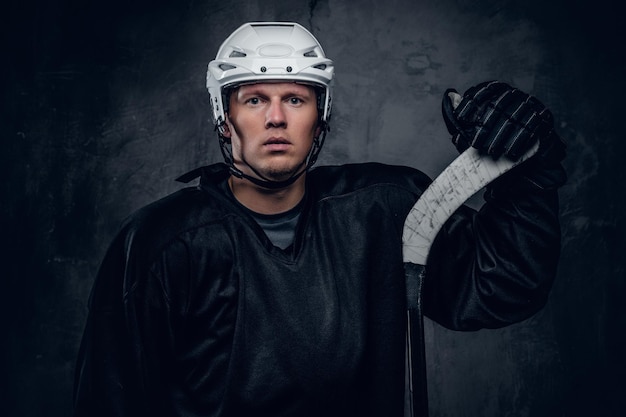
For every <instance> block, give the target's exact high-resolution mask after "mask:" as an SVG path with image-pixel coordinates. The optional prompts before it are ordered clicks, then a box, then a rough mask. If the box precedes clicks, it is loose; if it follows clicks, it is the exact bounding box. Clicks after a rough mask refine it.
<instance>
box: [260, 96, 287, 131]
mask: <svg viewBox="0 0 626 417" xmlns="http://www.w3.org/2000/svg"><path fill="white" fill-rule="evenodd" d="M286 125H287V119H286V117H285V110H284V109H283V103H282V101H280V100H272V101H270V105H269V107H268V109H267V114H266V116H265V127H285V126H286Z"/></svg>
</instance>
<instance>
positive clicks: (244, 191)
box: [228, 173, 306, 214]
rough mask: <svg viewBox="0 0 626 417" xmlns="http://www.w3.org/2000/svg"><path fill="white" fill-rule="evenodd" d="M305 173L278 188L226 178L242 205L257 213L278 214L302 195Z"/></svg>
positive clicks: (287, 208)
mask: <svg viewBox="0 0 626 417" xmlns="http://www.w3.org/2000/svg"><path fill="white" fill-rule="evenodd" d="M305 176H306V173H305V174H303V175H301V176H300V177H299V178H298V179H297V180H296V181H295V182H294V183H293V184H291V185H289V186H287V187H285V188H281V189H278V190H270V189H267V188H263V187H259V186H258V185H255V184H253V183H252V182H250V181H248V180H246V179H244V178H237V177H233V176H231V177H230V178H229V180H228V185H229V186H230V189H231V191H232V192H233V195H234V196H235V198H236V199H237V201H239V202H240V203H241V204H242V205H244V206H245V207H247V208H248V209H250V210H252V211H254V212H255V213H259V214H278V213H284V212H286V211H289V210H291V209H292V208H294V207H295V206H296V205H298V203H299V202H300V201H301V200H302V197H304V187H305Z"/></svg>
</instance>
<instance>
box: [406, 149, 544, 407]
mask: <svg viewBox="0 0 626 417" xmlns="http://www.w3.org/2000/svg"><path fill="white" fill-rule="evenodd" d="M538 147H539V145H538V144H536V145H535V146H534V147H533V148H531V149H530V150H529V151H527V152H526V154H524V155H523V156H522V157H521V158H520V159H519V160H517V161H511V160H509V159H507V158H504V157H501V158H499V159H497V160H494V159H493V158H491V157H489V156H485V155H481V154H479V153H478V151H477V150H476V149H474V148H469V149H467V150H466V151H464V152H463V153H462V154H461V155H459V156H458V157H457V158H456V159H455V160H454V161H452V163H451V164H450V165H448V166H447V167H446V169H444V170H443V171H442V172H441V174H439V176H437V178H436V179H435V180H434V181H433V182H432V183H431V184H430V186H429V187H428V188H427V189H426V191H424V193H423V194H422V195H421V196H420V198H419V199H418V201H417V202H416V203H415V205H414V206H413V208H411V211H410V212H409V214H408V216H407V218H406V220H405V222H404V231H403V235H402V245H403V259H404V269H405V277H406V286H407V290H406V292H407V320H408V323H407V362H408V366H407V369H408V373H409V374H408V384H409V387H408V391H409V393H408V395H409V397H410V398H409V404H410V408H411V410H410V413H411V414H410V415H411V416H413V417H418V416H419V417H426V416H428V397H427V395H428V393H427V389H426V358H425V351H424V343H420V341H419V339H418V338H419V337H420V336H421V335H423V334H424V323H423V316H422V300H421V290H422V284H423V282H424V277H425V274H426V263H427V260H428V252H429V250H430V247H431V245H432V243H433V241H434V240H435V237H436V236H437V233H438V232H439V230H440V229H441V228H442V227H443V225H444V223H445V222H446V220H448V218H449V217H450V216H451V215H452V213H454V211H455V210H456V209H458V208H459V207H460V206H461V205H463V203H464V202H465V201H467V199H468V198H470V197H471V196H472V195H474V194H475V193H476V192H478V191H479V190H480V189H482V188H484V187H485V186H486V185H487V184H489V183H490V182H491V181H493V180H494V179H496V178H498V177H499V176H500V175H502V174H504V173H505V172H507V171H509V170H510V169H511V168H513V167H515V166H517V165H518V164H520V163H521V162H523V161H525V160H527V159H528V158H530V157H531V156H533V155H534V154H535V153H536V152H537V149H538ZM418 371H419V375H418Z"/></svg>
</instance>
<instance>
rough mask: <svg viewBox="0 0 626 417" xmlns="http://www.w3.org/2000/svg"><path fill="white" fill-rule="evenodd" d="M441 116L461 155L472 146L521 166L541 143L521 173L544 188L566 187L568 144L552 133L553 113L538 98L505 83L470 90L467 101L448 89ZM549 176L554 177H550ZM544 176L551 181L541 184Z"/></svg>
mask: <svg viewBox="0 0 626 417" xmlns="http://www.w3.org/2000/svg"><path fill="white" fill-rule="evenodd" d="M442 113H443V118H444V121H445V123H446V127H447V128H448V131H449V132H450V134H451V135H452V142H453V143H454V145H455V146H456V148H457V150H458V151H459V152H462V151H464V150H465V149H467V148H468V147H470V146H472V147H474V148H476V149H478V150H479V151H480V152H482V153H485V154H488V155H491V156H493V157H494V158H499V157H501V156H504V157H507V158H509V159H512V160H517V159H518V158H519V157H520V156H522V155H524V154H525V153H526V151H528V150H529V149H530V148H531V147H532V146H533V145H534V144H535V143H537V142H539V150H538V152H537V155H535V156H534V157H533V158H531V159H530V160H529V161H528V162H527V163H524V164H522V165H525V166H526V168H525V169H522V170H518V172H523V173H524V176H526V177H528V179H530V180H531V181H533V182H535V183H538V184H537V185H539V186H540V187H542V188H544V186H559V185H562V183H563V182H564V181H565V173H564V172H563V170H562V168H561V167H560V164H559V162H560V161H561V160H562V159H563V158H564V157H565V144H564V142H563V141H562V140H561V138H560V137H559V136H558V135H557V134H556V132H555V131H554V121H553V117H552V113H551V112H550V110H548V109H547V108H546V107H545V106H544V105H543V104H542V103H541V102H540V101H539V100H537V99H536V98H535V97H533V96H531V95H529V94H526V93H524V92H523V91H520V90H518V89H516V88H514V87H512V86H510V85H508V84H506V83H503V82H499V81H489V82H485V83H481V84H478V85H477V86H475V87H472V88H470V89H468V90H467V91H466V92H465V94H463V96H460V95H459V94H458V93H457V91H456V90H454V89H448V90H447V91H446V92H445V94H444V97H443V102H442ZM531 161H532V162H531ZM557 167H558V169H557V170H558V171H559V174H558V175H557V174H556V170H555V168H557ZM543 171H545V172H543ZM547 171H553V172H552V173H551V175H549V173H548V172H547ZM546 175H548V177H551V178H543V177H545V176H546ZM557 177H558V178H557ZM546 182H547V183H546ZM542 183H544V184H542ZM548 183H550V184H548Z"/></svg>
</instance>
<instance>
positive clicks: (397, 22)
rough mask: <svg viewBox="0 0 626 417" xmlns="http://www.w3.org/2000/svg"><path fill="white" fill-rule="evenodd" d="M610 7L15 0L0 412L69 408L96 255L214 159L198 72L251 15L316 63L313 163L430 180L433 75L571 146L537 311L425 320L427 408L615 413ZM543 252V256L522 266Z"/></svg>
mask: <svg viewBox="0 0 626 417" xmlns="http://www.w3.org/2000/svg"><path fill="white" fill-rule="evenodd" d="M616 5H617V1H614V2H612V1H609V0H597V1H594V2H584V1H581V0H576V1H565V0H557V1H553V2H547V1H538V0H527V1H525V2H515V1H509V0H500V1H496V0H473V1H471V0H456V1H454V0H439V1H436V0H422V1H415V0H414V1H410V0H387V1H384V2H383V1H373V0H363V1H359V2H356V1H352V2H350V1H345V0H344V1H341V0H326V1H302V0H291V1H279V0H262V1H261V0H258V1H241V0H232V1H222V2H216V1H211V0H203V1H202V0H196V1H192V0H186V1H183V0H180V1H173V0H172V1H166V0H157V1H147V0H143V1H130V0H129V1H119V0H114V1H109V2H89V1H71V0H57V1H46V2H44V1H29V0H24V1H20V2H9V4H8V5H5V6H4V7H3V9H4V10H3V12H2V20H3V23H2V25H1V26H2V28H1V30H2V49H1V52H0V53H1V54H2V62H3V63H2V73H1V74H3V75H2V77H1V78H2V81H1V82H2V86H1V87H2V90H0V91H1V93H2V101H1V104H0V105H1V106H2V107H1V111H0V135H1V140H2V142H1V144H2V146H1V148H0V178H1V181H0V195H1V200H0V210H1V223H0V227H1V229H0V236H1V241H0V243H1V244H2V247H1V251H0V256H1V258H0V265H2V268H1V271H2V272H0V274H1V277H0V297H1V302H0V317H1V321H0V325H1V326H2V327H1V330H0V332H1V334H2V341H1V343H0V352H1V353H2V356H1V358H2V359H1V362H0V364H1V368H0V415H2V416H11V417H12V416H16V417H17V416H24V417H31V416H32V417H35V416H37V417H39V416H47V417H56V416H67V415H68V414H69V412H70V408H71V385H72V376H73V366H74V357H75V355H76V351H77V348H78V342H79V338H80V335H81V332H82V326H83V324H84V320H85V315H86V301H87V296H88V293H89V290H90V287H91V284H92V280H93V277H94V275H95V273H96V270H97V267H98V264H99V262H100V259H101V258H102V256H103V253H104V251H105V249H106V247H107V245H108V244H109V242H110V239H111V238H112V236H113V234H114V233H115V231H116V230H117V227H118V225H119V224H120V222H121V220H122V219H123V218H124V217H125V216H126V215H128V214H129V213H130V212H131V211H132V210H135V209H137V208H139V207H140V206H142V205H144V204H145V203H148V202H150V201H152V200H154V199H156V198H158V197H161V196H163V195H165V194H167V193H169V192H171V191H173V190H175V189H177V188H178V187H179V185H178V184H176V183H175V182H174V181H173V178H175V177H176V176H177V175H179V174H181V173H183V172H185V171H187V170H189V169H191V168H193V167H195V166H197V165H201V164H206V163H211V162H216V161H219V160H221V157H220V154H219V151H218V147H217V143H216V141H215V133H214V132H213V130H212V127H211V125H210V123H209V121H208V118H209V109H208V95H207V94H206V90H205V89H204V77H205V74H204V72H205V68H206V64H207V63H208V61H209V60H210V59H211V58H212V57H213V56H214V54H215V52H216V50H217V48H218V46H219V44H220V43H221V41H222V40H223V39H224V37H225V36H226V35H227V34H228V33H230V32H231V31H232V30H234V29H235V28H236V27H238V26H239V25H240V24H241V23H243V22H244V21H248V20H295V21H299V22H301V23H302V24H304V25H305V26H307V27H308V28H310V29H311V30H312V31H313V33H314V34H315V35H316V36H317V37H318V38H319V40H320V41H321V42H322V44H323V45H324V48H325V50H326V53H327V54H328V55H329V56H330V57H331V58H333V59H334V61H335V64H336V71H337V81H338V86H337V88H336V95H335V110H334V114H333V120H332V130H331V132H330V135H329V137H328V140H327V144H326V147H325V149H324V150H323V152H322V156H321V158H320V163H321V164H329V163H332V164H334V163H344V162H359V161H381V162H387V163H394V164H403V165H411V166H415V167H418V168H421V169H422V170H424V171H425V172H426V173H428V174H429V175H431V176H432V175H435V174H436V173H437V172H438V171H439V170H441V169H442V168H443V167H444V166H445V165H446V164H447V162H449V161H450V160H451V159H452V158H453V157H454V155H455V151H454V149H453V147H452V146H451V145H450V143H449V141H448V135H447V132H446V130H445V127H444V125H443V122H442V120H441V116H440V110H439V109H440V98H441V95H442V93H443V91H444V90H445V88H447V87H456V88H457V89H459V90H465V89H466V88H468V87H470V86H471V85H473V84H476V83H478V82H480V81H485V80H488V79H495V78H497V79H500V80H503V81H506V82H509V83H512V84H515V85H516V86H518V87H520V88H522V89H524V90H526V91H528V92H531V93H533V94H535V95H536V96H538V97H539V98H540V99H541V100H543V101H544V102H545V103H546V104H547V105H548V106H549V107H550V108H551V109H552V110H553V113H554V115H555V118H556V120H557V126H558V129H559V132H560V133H561V134H562V136H563V137H564V138H565V139H566V141H567V143H568V145H569V157H568V159H567V160H566V167H567V169H568V172H569V175H570V181H569V183H568V184H567V185H566V186H565V187H564V188H563V189H562V192H561V196H562V202H563V204H562V219H563V230H564V241H563V257H562V262H561V267H560V271H559V276H558V279H557V281H556V284H555V287H554V290H553V292H552V295H551V298H550V302H549V304H548V306H547V307H546V308H545V309H544V310H543V311H541V312H540V313H539V314H538V315H536V316H535V317H533V318H531V319H529V320H527V321H525V322H523V323H520V324H517V325H514V326H512V327H509V328H506V329H502V330H496V331H491V330H490V331H479V332H475V333H455V332H450V331H446V330H444V329H442V328H440V327H439V326H437V325H433V324H432V323H430V322H428V323H427V338H428V343H427V349H428V351H427V355H428V363H429V365H428V366H429V369H428V371H429V376H430V380H429V384H430V385H429V389H430V400H431V413H432V416H434V417H443V416H455V417H465V416H494V417H495V416H498V417H502V416H524V417H526V416H618V415H619V416H622V415H623V412H624V409H625V408H626V401H625V399H624V396H625V394H626V383H625V382H624V381H625V378H626V361H625V359H624V351H625V350H626V343H625V341H624V335H623V334H624V332H625V331H626V312H625V309H624V307H623V306H624V300H623V297H624V295H625V287H626V285H625V283H624V278H625V274H624V265H625V262H624V260H623V256H624V253H625V251H624V249H625V244H624V231H625V230H624V217H623V214H622V211H623V204H624V195H623V193H624V179H625V178H624V170H623V164H621V163H620V162H619V159H620V158H623V155H624V148H625V145H624V133H623V131H622V130H621V129H623V124H624V120H623V119H624V106H623V105H622V103H621V101H622V100H621V97H620V94H623V91H624V80H623V79H622V77H623V75H624V74H625V71H624V70H625V66H624V60H623V57H622V56H623V54H624V50H625V48H624V46H623V45H622V44H621V43H620V41H619V38H620V35H624V30H622V29H621V28H620V27H619V26H620V25H622V22H621V21H620V18H619V14H618V13H617V8H616ZM538 261H540V260H538Z"/></svg>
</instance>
